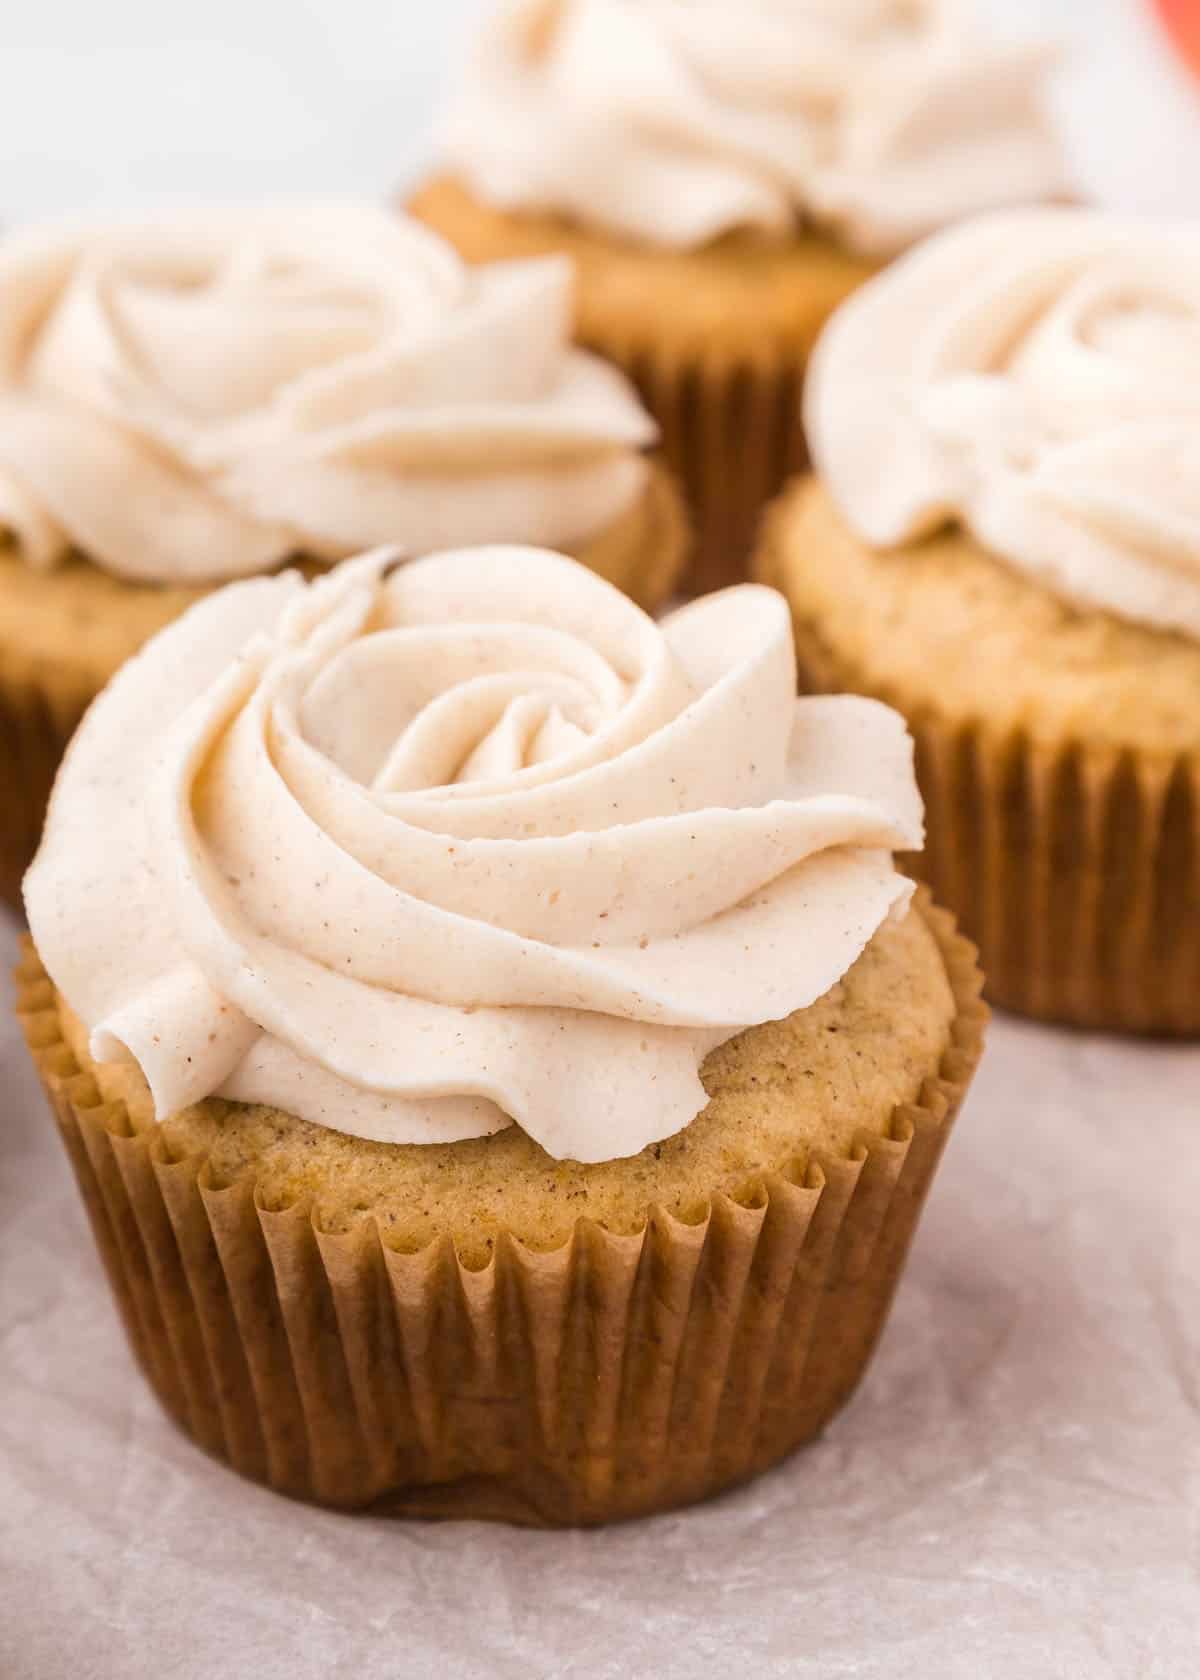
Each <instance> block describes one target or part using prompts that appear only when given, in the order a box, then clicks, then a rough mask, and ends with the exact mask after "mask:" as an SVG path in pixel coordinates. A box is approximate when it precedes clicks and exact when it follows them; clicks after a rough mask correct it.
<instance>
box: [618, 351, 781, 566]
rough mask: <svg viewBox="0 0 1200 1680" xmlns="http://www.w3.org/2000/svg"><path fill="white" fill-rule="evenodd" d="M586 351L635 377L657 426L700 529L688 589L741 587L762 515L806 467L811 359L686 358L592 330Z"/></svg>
mask: <svg viewBox="0 0 1200 1680" xmlns="http://www.w3.org/2000/svg"><path fill="white" fill-rule="evenodd" d="M589 347H590V348H592V349H594V350H595V351H596V352H597V353H598V354H600V355H602V356H604V357H605V358H606V359H607V360H609V361H611V362H615V363H616V364H617V365H618V366H619V367H620V368H621V369H622V370H623V371H624V372H625V373H626V374H627V375H628V376H629V378H630V379H632V380H633V382H634V384H635V385H636V386H637V388H638V391H639V393H640V394H641V398H642V401H643V402H644V403H645V405H646V407H647V408H648V409H649V410H650V412H651V414H653V416H654V418H655V420H656V421H657V422H658V425H659V428H660V431H661V434H662V438H661V443H660V448H661V451H662V455H663V459H664V460H665V461H666V462H667V464H668V465H669V466H670V468H671V469H672V471H673V472H674V473H675V475H676V477H677V478H678V479H679V482H680V483H681V484H682V486H683V489H684V493H685V495H686V497H687V501H688V505H689V507H690V508H691V510H692V519H693V523H694V525H695V546H694V549H693V553H692V558H691V564H690V567H689V571H688V574H687V578H686V585H687V588H688V590H689V591H690V592H692V593H695V594H703V593H705V592H706V591H709V590H713V589H724V588H726V587H727V586H729V585H731V584H735V583H744V582H745V580H746V576H747V565H748V560H749V556H750V554H751V552H752V550H753V547H754V540H755V537H756V535H757V531H758V525H759V520H760V519H761V517H762V513H763V510H764V508H766V507H767V506H768V504H769V503H770V502H771V501H772V499H773V498H774V497H775V496H776V495H777V494H778V492H779V491H780V490H781V489H782V488H783V486H784V484H785V483H786V482H787V481H788V480H789V479H790V478H791V477H792V476H793V474H795V473H796V472H798V471H800V470H801V469H802V468H803V467H804V466H805V465H806V464H807V460H808V451H807V447H806V445H805V442H804V428H803V425H802V423H801V400H800V399H801V391H802V388H803V383H804V370H805V366H806V363H807V359H808V358H807V352H806V351H804V350H802V349H800V348H796V349H795V350H793V351H790V352H788V351H785V350H783V349H782V348H780V349H778V350H777V351H772V350H771V349H770V347H766V348H765V349H764V352H763V353H762V354H760V355H758V356H756V357H754V358H753V359H747V358H745V357H743V356H741V355H739V354H734V353H722V352H720V351H717V350H711V349H710V350H708V351H706V352H704V353H702V354H697V355H695V356H692V357H687V358H684V357H680V356H677V355H676V356H673V355H671V354H670V353H669V352H668V351H666V350H663V349H657V348H655V347H654V346H653V345H652V344H649V343H644V344H639V343H635V342H628V341H621V342H617V341H612V342H606V341H603V340H602V339H601V338H600V337H599V335H597V334H595V333H593V334H592V335H591V336H590V338H589Z"/></svg>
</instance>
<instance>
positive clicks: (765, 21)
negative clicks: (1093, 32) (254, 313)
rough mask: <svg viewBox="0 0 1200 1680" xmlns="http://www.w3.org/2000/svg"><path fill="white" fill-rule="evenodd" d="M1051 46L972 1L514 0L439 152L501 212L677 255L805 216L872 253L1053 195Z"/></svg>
mask: <svg viewBox="0 0 1200 1680" xmlns="http://www.w3.org/2000/svg"><path fill="white" fill-rule="evenodd" d="M1056 56H1057V54H1056V52H1055V51H1054V50H1053V49H1051V48H1049V47H1047V46H1046V45H1044V44H1036V45H1033V46H1028V45H1023V46H1015V47H1014V46H1002V45H1000V44H998V43H995V42H992V41H990V40H988V39H986V38H985V36H984V35H983V34H982V32H981V31H980V29H979V28H978V26H977V25H976V23H975V21H974V16H973V9H972V7H971V5H970V4H969V3H968V0H741V3H739V4H738V5H737V6H736V7H734V8H731V7H730V4H729V0H507V3H505V4H502V5H500V6H499V8H498V9H497V10H496V12H495V14H494V15H493V17H492V19H491V21H490V23H489V25H488V26H487V27H485V29H484V30H483V31H482V33H481V36H480V39H479V40H478V42H477V44H476V47H475V50H474V52H473V53H472V54H471V55H470V57H469V59H468V63H467V66H466V69H465V71H464V74H463V78H462V82H461V86H460V88H459V90H458V93H457V96H456V98H455V99H454V101H453V102H452V104H451V107H450V111H449V114H448V118H447V121H446V123H445V127H444V145H445V150H446V153H447V156H448V158H449V161H450V162H451V164H452V165H453V166H454V167H456V168H457V169H458V170H459V171H460V172H461V173H462V174H463V176H464V178H465V179H466V180H467V182H468V184H469V185H470V186H471V188H472V189H473V190H474V191H475V192H477V193H478V194H479V195H480V196H481V197H483V198H485V199H487V200H488V201H490V202H492V203H494V204H497V205H499V206H500V207H501V208H503V209H506V210H513V211H522V210H526V211H553V212H560V213H563V214H566V215H569V216H572V217H575V218H577V219H578V220H580V221H582V222H584V223H589V224H594V225H597V226H599V227H601V228H604V229H605V230H607V231H609V232H612V233H615V234H617V235H620V236H623V237H628V238H631V239H634V240H639V241H643V242H650V243H653V244H662V245H666V246H678V247H690V246H695V245H700V244H703V243H705V242H707V241H708V240H711V239H713V238H715V237H717V236H719V235H720V234H722V233H726V232H729V231H730V230H732V229H734V228H743V227H745V228H760V229H764V230H766V231H768V232H778V231H783V230H787V229H789V228H791V227H793V226H794V225H795V222H796V219H797V216H798V215H799V216H805V217H808V218H811V219H813V220H815V221H817V222H818V223H820V224H822V225H823V226H826V227H828V228H830V229H832V230H834V231H835V232H836V233H837V234H838V235H839V236H840V237H841V238H842V239H843V241H844V242H845V243H847V244H849V245H851V246H852V247H854V248H855V249H858V250H860V251H863V252H867V253H876V254H885V253H889V252H892V251H895V250H898V249H900V248H901V247H902V246H905V245H908V244H911V243H912V242H913V241H914V240H915V239H917V238H919V237H921V236H922V235H924V234H926V233H929V232H931V231H932V230H933V229H934V228H937V227H941V226H943V225H944V224H946V223H948V222H950V221H953V220H955V219H957V218H958V217H960V216H963V215H967V214H970V213H972V212H974V211H978V210H983V209H989V208H992V207H994V206H997V205H1002V204H1017V203H1021V202H1026V201H1029V200H1033V199H1042V198H1050V197H1054V196H1059V195H1061V194H1062V192H1063V190H1064V178H1065V177H1064V165H1063V161H1062V157H1061V154H1060V149H1059V145H1058V142H1057V140H1056V138H1055V136H1054V134H1053V131H1052V127H1051V124H1050V121H1049V118H1048V116H1047V113H1046V110H1045V107H1044V96H1045V89H1046V83H1047V78H1048V74H1049V71H1050V70H1051V68H1052V67H1053V64H1054V62H1055V60H1056Z"/></svg>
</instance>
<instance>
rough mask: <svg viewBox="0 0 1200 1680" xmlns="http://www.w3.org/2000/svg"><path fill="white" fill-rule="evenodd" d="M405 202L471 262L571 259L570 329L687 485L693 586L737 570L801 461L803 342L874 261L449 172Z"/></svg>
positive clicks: (719, 580)
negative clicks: (498, 194)
mask: <svg viewBox="0 0 1200 1680" xmlns="http://www.w3.org/2000/svg"><path fill="white" fill-rule="evenodd" d="M406 209H407V210H408V211H409V213H410V214H412V215H414V216H416V217H417V218H418V219H419V220H421V221H423V222H425V223H426V224H427V225H428V226H430V227H431V228H433V229H434V231H435V232H437V233H439V234H441V235H442V237H443V238H445V239H448V240H449V241H450V243H451V244H452V245H454V246H455V247H456V249H457V250H458V251H459V252H460V253H461V254H462V255H463V256H464V257H465V258H466V259H467V260H468V261H469V262H495V261H502V260H507V259H513V258H521V257H534V256H545V255H547V254H549V253H554V252H561V253H563V254H565V255H567V256H569V257H570V258H571V259H572V261H573V262H574V264H575V268H576V273H577V309H578V338H579V341H580V342H581V343H582V344H584V345H586V346H587V347H588V348H589V349H591V350H594V351H595V352H596V353H597V354H598V355H601V356H603V357H605V358H606V359H607V360H608V361H611V362H614V363H616V365H617V366H618V367H620V368H621V369H622V370H623V372H624V373H626V374H627V375H628V377H629V378H630V379H632V380H633V382H634V383H635V384H636V385H637V387H638V389H639V391H640V393H641V396H642V400H643V401H644V402H645V404H646V406H647V408H648V409H649V410H650V412H651V413H652V414H653V415H654V417H655V419H656V420H657V422H658V424H659V426H660V428H661V431H662V450H663V456H664V458H665V460H666V462H667V464H668V465H669V466H670V468H671V470H672V471H673V472H674V473H675V474H676V476H677V477H678V479H679V481H680V482H681V484H682V485H683V487H684V490H685V492H686V494H687V498H688V504H689V506H690V508H691V510H692V519H693V523H694V525H695V533H696V543H695V549H694V552H693V556H692V562H691V566H690V568H689V571H688V574H687V578H686V580H685V582H686V587H687V589H688V590H689V591H691V592H693V593H697V594H699V593H703V592H704V591H706V590H710V589H719V588H722V587H724V586H725V585H727V584H732V583H741V582H743V581H744V580H745V578H746V573H747V563H748V561H749V558H750V553H751V550H752V547H753V543H754V538H755V535H756V532H757V528H758V522H759V519H760V516H761V514H762V510H763V509H764V507H765V506H766V505H767V503H768V502H769V500H770V499H771V497H772V496H774V495H775V494H776V492H777V491H778V490H779V489H780V488H781V487H782V486H783V484H784V482H785V481H786V479H787V478H788V477H789V476H790V475H791V473H793V472H794V471H796V470H797V469H798V468H799V467H800V466H802V465H803V464H804V462H805V460H806V449H805V444H804V435H803V428H802V425H801V415H800V395H801V387H802V385H803V379H804V370H805V366H806V364H807V361H808V357H809V352H810V351H811V349H812V346H813V344H814V343H815V342H816V339H817V336H818V334H819V333H820V331H821V328H822V327H823V326H824V324H825V322H826V321H827V320H828V319H829V317H830V315H831V314H832V313H833V311H834V310H835V309H836V308H837V306H838V305H839V304H840V303H841V302H842V301H843V300H844V299H845V298H846V297H848V296H849V294H850V293H851V292H852V291H854V290H855V289H856V288H857V287H858V286H859V285H861V284H862V282H863V281H864V280H866V279H868V278H869V277H870V276H871V274H872V273H873V272H874V269H875V267H876V265H875V264H873V263H870V262H868V261H867V260H866V259H865V258H862V257H856V256H854V255H852V254H851V253H850V252H848V251H845V250H843V249H842V248H841V247H840V246H838V245H837V244H836V243H835V242H834V241H833V240H831V239H829V238H826V237H824V236H822V235H820V234H818V233H814V232H809V233H802V234H797V235H796V236H795V237H794V238H791V239H786V240H780V239H765V238H763V237H761V236H759V235H754V234H745V233H743V234H731V235H729V236H727V237H726V238H724V239H721V240H718V241H716V242H714V243H713V244H711V245H708V246H705V247H704V248H703V249H701V250H699V251H672V250H663V249H657V248H656V249H650V248H647V247H643V246H638V245H633V244H628V243H621V242H619V241H616V240H612V239H607V238H605V237H604V236H603V235H601V234H593V233H591V232H589V231H588V230H587V229H584V228H582V227H580V226H578V225H577V224H574V223H570V222H567V221H564V220H562V219H561V218H557V217H553V216H517V215H507V214H505V213H504V212H502V211H498V210H494V209H492V208H490V207H489V206H487V205H485V204H483V203H481V202H480V201H479V200H478V199H476V198H475V197H474V196H473V195H472V194H471V193H470V192H469V191H468V190H467V188H466V187H465V186H464V185H463V184H462V183H461V182H460V181H458V180H456V179H454V178H453V177H451V176H445V175H443V176H438V177H435V178H434V179H432V180H430V181H428V182H427V183H426V184H425V185H424V186H422V187H421V188H420V189H419V190H418V191H417V192H416V193H415V194H414V195H413V196H412V198H411V199H410V200H409V202H408V204H407V205H406Z"/></svg>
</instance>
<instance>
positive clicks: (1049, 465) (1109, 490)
mask: <svg viewBox="0 0 1200 1680" xmlns="http://www.w3.org/2000/svg"><path fill="white" fill-rule="evenodd" d="M806 411H807V412H806V427H807V433H808V438H809V443H810V447H811V450H812V453H813V458H814V460H815V462H816V465H817V467H818V469H819V471H820V473H821V475H822V477H823V478H824V480H825V483H826V485H827V486H828V488H829V490H830V492H831V494H832V495H833V497H834V499H835V501H836V502H837V503H838V505H839V506H840V508H841V510H842V512H843V514H844V515H845V517H846V519H847V520H848V522H849V523H850V524H851V525H852V526H853V527H854V529H855V530H856V531H858V532H859V534H860V535H861V536H862V537H864V538H865V539H866V540H867V541H868V542H871V543H874V544H877V545H879V546H893V545H898V544H903V543H907V542H911V541H915V540H919V539H920V538H921V537H922V536H924V535H927V534H928V533H930V532H931V531H933V530H935V529H936V528H937V527H939V526H941V525H944V524H945V523H947V522H948V521H950V520H960V521H961V522H962V523H963V524H964V525H965V526H966V528H967V529H968V530H969V531H970V532H971V533H972V534H973V535H974V536H975V537H976V538H977V539H978V541H979V542H980V543H982V544H983V545H984V546H985V547H986V548H988V549H989V550H991V551H992V552H993V553H994V554H996V555H997V556H999V557H1000V558H1001V559H1003V560H1005V561H1007V562H1009V563H1010V564H1011V565H1013V566H1015V567H1017V568H1019V569H1020V570H1021V571H1023V572H1025V573H1027V574H1028V575H1030V576H1031V577H1034V578H1036V579H1038V580H1039V581H1040V582H1042V583H1044V584H1047V585H1048V586H1050V587H1051V588H1053V589H1054V590H1055V591H1057V592H1058V593H1059V594H1061V595H1062V596H1063V597H1065V598H1066V599H1067V600H1068V601H1071V602H1074V603H1077V604H1081V605H1083V606H1085V607H1089V608H1100V609H1105V610H1108V611H1110V612H1112V613H1114V614H1116V615H1118V616H1119V617H1122V618H1125V619H1128V620H1130V621H1133V622H1135V623H1141V624H1147V625H1150V626H1152V627H1155V628H1159V629H1167V630H1178V631H1181V632H1184V633H1185V634H1187V635H1189V636H1193V637H1200V232H1197V230H1196V229H1195V228H1194V227H1191V226H1188V225H1186V224H1182V223H1181V224H1178V225H1175V226H1169V225H1155V224H1153V223H1149V222H1133V221H1122V220H1119V219H1117V218H1114V217H1110V216H1106V215H1103V214H1100V213H1097V212H1090V211H1079V210H1050V209H1045V210H1031V211H1023V212H1020V213H1008V214H1004V215H996V216H990V217H985V218H980V219H978V220H977V221H975V222H973V223H969V224H967V225H965V226H963V227H961V228H958V229H955V230H953V231H951V232H948V233H945V234H942V235H941V236H940V237H939V238H937V239H935V240H932V241H930V242H929V244H927V245H926V246H924V247H922V248H921V249H919V250H917V251H915V252H913V253H911V254H910V255H909V256H907V257H906V258H904V259H902V261H900V262H899V263H897V264H895V265H894V266H893V267H892V268H890V269H888V270H887V272H886V273H885V274H883V275H881V276H879V277H878V278H877V279H876V280H874V281H872V282H871V283H870V284H869V285H868V286H866V287H865V288H864V289H863V290H862V291H861V292H859V293H858V294H857V295H856V296H855V297H854V298H852V299H851V300H850V301H849V303H847V304H845V305H844V306H843V308H842V309H841V311H840V312H839V314H838V315H837V316H836V317H835V318H834V320H833V322H832V323H831V325H830V326H829V327H828V328H827V330H826V333H825V335H824V337H823V339H822V341H821V343H820V344H819V345H818V348H817V352H816V356H815V358H814V361H813V364H812V367H811V370H810V374H809V380H808V387H807V396H806Z"/></svg>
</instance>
